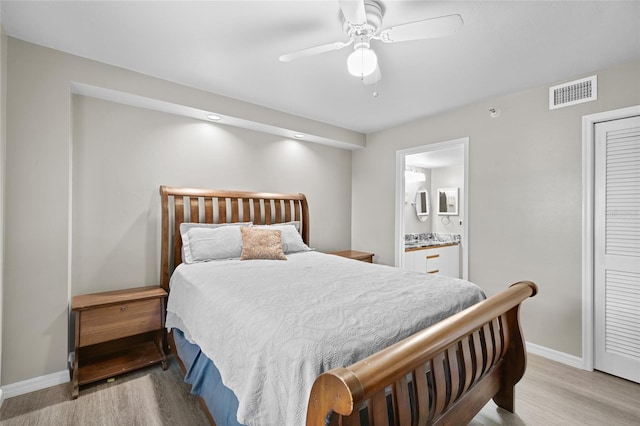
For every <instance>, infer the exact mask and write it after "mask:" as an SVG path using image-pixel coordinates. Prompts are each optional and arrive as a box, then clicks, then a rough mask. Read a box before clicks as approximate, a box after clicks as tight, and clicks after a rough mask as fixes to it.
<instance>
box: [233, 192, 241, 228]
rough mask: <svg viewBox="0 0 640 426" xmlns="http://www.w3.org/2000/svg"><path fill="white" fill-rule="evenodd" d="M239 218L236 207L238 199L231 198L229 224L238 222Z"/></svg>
mask: <svg viewBox="0 0 640 426" xmlns="http://www.w3.org/2000/svg"><path fill="white" fill-rule="evenodd" d="M239 217H240V212H239V207H238V199H237V198H232V199H231V222H232V223H236V222H240V219H239Z"/></svg>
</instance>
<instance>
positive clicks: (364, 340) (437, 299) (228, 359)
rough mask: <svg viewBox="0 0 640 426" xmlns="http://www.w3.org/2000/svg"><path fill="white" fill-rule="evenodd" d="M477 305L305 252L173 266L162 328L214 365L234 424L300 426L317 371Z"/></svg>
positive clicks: (465, 286) (432, 285) (418, 277)
mask: <svg viewBox="0 0 640 426" xmlns="http://www.w3.org/2000/svg"><path fill="white" fill-rule="evenodd" d="M483 298H484V294H483V293H482V291H481V290H480V289H479V288H478V287H477V286H475V285H474V284H471V283H469V282H467V281H463V280H458V279H452V278H446V277H439V276H434V275H426V274H420V273H417V272H412V271H407V270H402V269H398V268H393V267H389V266H383V265H371V264H367V263H364V262H358V261H354V260H350V259H345V258H341V257H338V256H333V255H327V254H322V253H317V252H306V253H297V254H292V255H289V256H288V260H287V261H277V260H249V261H240V260H228V261H214V262H207V263H197V264H191V265H185V264H182V265H180V266H179V267H178V268H177V269H176V271H175V272H174V273H173V276H172V278H171V292H170V296H169V302H168V306H167V319H166V326H167V328H173V327H176V328H179V329H181V330H182V331H183V332H184V334H185V336H186V338H187V339H188V340H189V341H191V342H193V343H196V344H198V345H199V346H200V348H201V349H202V351H203V352H204V353H205V354H206V355H207V356H208V357H209V358H211V359H213V360H214V361H215V363H216V366H217V367H218V369H219V370H220V374H221V377H222V380H223V382H224V384H225V385H226V386H227V387H229V388H230V389H231V390H232V391H233V392H234V393H235V394H236V396H237V397H238V400H239V403H240V405H239V408H238V420H239V421H240V422H241V423H244V424H246V425H251V426H268V425H273V426H282V425H287V426H300V425H303V424H304V423H305V417H306V409H307V399H308V397H309V393H310V390H311V386H312V384H313V381H314V380H315V378H316V377H317V376H318V375H319V374H320V373H322V372H324V371H326V370H329V369H331V368H334V367H339V366H346V365H349V364H352V363H353V362H355V361H357V360H359V359H361V358H363V357H366V356H368V355H371V354H373V353H374V352H377V351H378V350H380V349H382V348H384V347H386V346H389V345H390V344H391V343H393V342H396V341H398V340H400V339H402V338H404V337H406V336H409V335H410V334H413V333H414V332H416V331H418V330H420V329H422V328H425V327H426V326H428V325H430V324H433V323H435V322H437V321H439V320H441V319H443V318H445V317H447V316H449V315H451V314H453V313H455V312H458V311H460V310H462V309H464V308H466V307H468V306H470V305H473V304H475V303H477V302H479V301H480V300H482V299H483Z"/></svg>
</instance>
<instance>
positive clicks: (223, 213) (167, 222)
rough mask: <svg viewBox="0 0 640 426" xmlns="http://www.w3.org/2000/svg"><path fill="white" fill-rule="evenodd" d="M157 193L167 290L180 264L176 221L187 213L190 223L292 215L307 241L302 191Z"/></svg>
mask: <svg viewBox="0 0 640 426" xmlns="http://www.w3.org/2000/svg"><path fill="white" fill-rule="evenodd" d="M160 196H161V207H162V221H161V223H162V247H161V265H160V285H161V286H162V288H164V289H165V290H169V278H170V277H171V273H172V272H173V270H174V269H175V267H176V266H177V265H179V264H180V263H182V238H181V237H180V224H181V223H183V222H185V220H186V219H187V218H186V217H185V216H186V215H187V214H188V216H189V217H188V220H189V221H191V222H201V221H204V223H228V222H232V223H235V222H240V221H241V220H242V221H243V222H253V223H254V224H256V225H258V224H260V225H263V224H267V225H270V224H273V223H283V222H290V221H291V219H292V214H293V219H294V220H297V221H300V234H301V236H302V240H303V241H304V242H305V243H306V244H309V211H308V209H309V208H308V205H307V199H306V197H305V196H304V194H278V193H265V192H246V191H225V190H210V189H194V188H176V187H168V186H161V187H160ZM227 200H228V202H227ZM271 203H273V205H272V204H271ZM241 206H242V210H241ZM187 208H188V213H187V211H186V209H187ZM252 208H253V209H252ZM229 209H230V210H229ZM283 209H284V212H283V211H282V210H283ZM252 210H253V212H252ZM291 210H293V213H292V212H291ZM241 212H242V213H241ZM241 218H242V219H241Z"/></svg>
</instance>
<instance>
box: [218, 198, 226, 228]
mask: <svg viewBox="0 0 640 426" xmlns="http://www.w3.org/2000/svg"><path fill="white" fill-rule="evenodd" d="M218 223H227V198H226V197H225V198H218Z"/></svg>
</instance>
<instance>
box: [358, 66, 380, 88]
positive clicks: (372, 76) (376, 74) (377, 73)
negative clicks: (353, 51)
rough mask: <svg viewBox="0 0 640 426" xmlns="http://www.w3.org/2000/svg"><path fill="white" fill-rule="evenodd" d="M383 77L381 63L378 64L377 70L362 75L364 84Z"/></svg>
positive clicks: (373, 82) (375, 81)
mask: <svg viewBox="0 0 640 426" xmlns="http://www.w3.org/2000/svg"><path fill="white" fill-rule="evenodd" d="M381 78H382V73H381V72H380V64H378V65H377V66H376V70H375V71H374V72H372V73H371V74H369V75H365V76H364V77H362V84H375V83H377V82H378V81H380V79H381Z"/></svg>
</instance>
